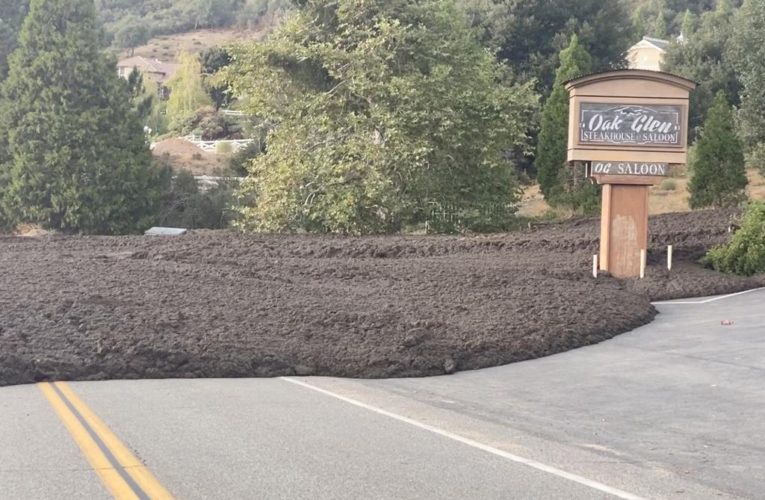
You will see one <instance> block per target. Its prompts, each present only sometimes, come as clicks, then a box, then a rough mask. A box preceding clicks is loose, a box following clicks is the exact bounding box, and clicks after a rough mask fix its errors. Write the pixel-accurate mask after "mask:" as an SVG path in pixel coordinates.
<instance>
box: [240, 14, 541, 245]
mask: <svg viewBox="0 0 765 500" xmlns="http://www.w3.org/2000/svg"><path fill="white" fill-rule="evenodd" d="M227 74H228V78H229V79H230V81H231V82H232V87H233V89H234V90H235V92H236V93H237V95H246V96H247V97H248V104H247V109H248V110H249V111H250V113H251V114H253V115H257V116H258V117H259V118H260V119H262V120H263V122H264V123H268V124H273V125H274V127H275V128H274V129H273V130H272V132H271V133H270V135H269V137H268V148H267V151H266V152H265V154H263V155H260V156H258V157H256V158H255V159H254V161H253V163H252V164H251V166H250V169H249V173H250V176H249V177H248V179H247V180H246V182H245V183H244V185H243V190H242V193H243V194H249V195H252V197H253V198H254V199H256V200H257V203H256V204H255V205H254V206H249V207H247V208H245V209H244V210H243V216H244V221H243V227H246V228H251V229H255V230H261V231H285V230H286V231H298V230H304V231H317V232H325V231H332V232H342V233H374V232H386V231H394V230H398V229H400V228H401V227H402V226H404V225H409V224H418V223H422V222H424V221H425V218H426V215H427V207H428V206H429V203H431V202H437V203H440V204H442V205H450V206H458V207H469V206H476V205H481V206H490V205H492V206H507V207H512V206H513V205H514V204H515V202H516V201H517V199H518V193H517V182H516V180H515V178H514V169H513V165H512V164H511V163H510V162H509V161H508V160H507V159H506V157H505V152H506V151H508V149H510V148H512V147H513V146H516V145H518V146H521V145H523V144H525V142H526V136H525V131H526V126H527V121H528V118H529V117H530V116H531V113H532V111H533V108H534V105H535V97H534V95H533V93H532V92H531V91H530V89H529V88H528V86H518V85H513V84H510V83H504V84H503V83H500V82H508V75H507V74H506V71H504V70H503V69H502V68H501V67H500V66H498V65H497V64H496V62H495V60H494V58H493V57H492V55H491V54H489V53H488V52H486V51H485V50H484V49H483V48H482V47H481V46H480V45H479V44H478V43H477V41H476V40H475V38H474V35H473V33H472V32H471V30H470V29H469V27H468V25H467V22H466V20H465V17H464V15H463V14H462V13H461V12H460V11H459V10H458V9H457V8H456V7H455V5H454V2H453V1H452V0H416V1H409V0H371V1H370V0H339V1H330V0H314V1H311V2H309V3H307V4H306V5H305V7H304V8H303V9H301V11H300V12H299V13H297V14H296V15H295V16H294V17H292V18H291V19H290V20H288V21H287V22H286V23H285V24H284V25H283V26H282V27H281V28H280V29H279V30H277V31H276V32H275V33H274V34H272V36H271V37H269V38H268V40H267V41H266V42H265V43H261V44H249V45H243V46H240V47H238V48H236V49H235V50H234V64H233V65H232V66H231V67H230V68H229V69H228V70H227ZM510 211H511V210H510Z"/></svg>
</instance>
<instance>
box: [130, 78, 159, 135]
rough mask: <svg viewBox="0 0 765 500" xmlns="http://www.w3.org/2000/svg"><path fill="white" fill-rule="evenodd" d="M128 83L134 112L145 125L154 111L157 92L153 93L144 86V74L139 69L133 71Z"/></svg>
mask: <svg viewBox="0 0 765 500" xmlns="http://www.w3.org/2000/svg"><path fill="white" fill-rule="evenodd" d="M127 82H128V88H129V89H130V97H131V102H132V103H133V110H134V111H135V112H136V115H137V116H138V119H139V120H140V121H141V123H142V124H143V122H144V121H145V120H146V119H147V118H148V117H149V116H151V112H152V110H153V109H154V99H155V96H156V92H152V91H151V90H149V88H147V87H146V86H145V85H144V83H143V74H142V73H141V72H140V71H139V70H138V68H133V71H131V72H130V74H129V75H128V79H127Z"/></svg>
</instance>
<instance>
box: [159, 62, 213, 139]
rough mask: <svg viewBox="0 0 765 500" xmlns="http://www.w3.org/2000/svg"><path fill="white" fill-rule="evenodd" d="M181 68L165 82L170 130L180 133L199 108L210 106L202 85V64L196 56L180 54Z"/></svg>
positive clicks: (210, 103) (210, 101)
mask: <svg viewBox="0 0 765 500" xmlns="http://www.w3.org/2000/svg"><path fill="white" fill-rule="evenodd" d="M180 64H181V67H180V68H179V69H178V71H177V72H176V73H175V75H173V77H172V78H171V79H170V80H169V81H168V82H167V87H168V88H169V89H170V99H168V101H167V117H168V120H169V122H170V123H169V126H170V129H171V130H176V131H180V130H181V129H182V128H183V126H184V124H185V123H186V122H187V121H188V120H189V119H191V118H192V117H193V116H194V114H195V113H196V112H197V110H198V109H199V108H202V107H204V106H212V100H210V97H209V96H208V95H207V92H205V89H204V85H203V83H202V64H201V63H200V62H199V59H198V58H197V56H195V55H193V54H189V53H184V54H181V57H180Z"/></svg>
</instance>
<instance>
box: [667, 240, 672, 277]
mask: <svg viewBox="0 0 765 500" xmlns="http://www.w3.org/2000/svg"><path fill="white" fill-rule="evenodd" d="M672 250H673V249H672V245H669V246H668V247H667V271H672Z"/></svg>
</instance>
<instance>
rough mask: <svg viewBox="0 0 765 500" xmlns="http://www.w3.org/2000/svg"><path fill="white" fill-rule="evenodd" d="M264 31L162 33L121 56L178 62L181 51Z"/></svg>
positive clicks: (193, 50)
mask: <svg viewBox="0 0 765 500" xmlns="http://www.w3.org/2000/svg"><path fill="white" fill-rule="evenodd" d="M264 33H266V31H258V30H254V31H253V30H238V29H233V28H220V29H202V30H196V31H189V32H186V33H178V34H174V35H160V36H158V37H156V38H152V39H151V40H149V41H148V42H146V43H145V44H144V45H141V46H139V47H136V48H134V49H130V50H121V51H120V54H121V55H120V57H123V56H126V55H129V54H134V55H136V56H142V57H146V58H147V59H159V60H161V61H163V62H167V63H177V62H178V56H179V54H181V53H184V52H188V53H191V54H195V53H199V52H203V51H204V50H206V49H209V48H212V47H220V46H223V45H226V44H228V43H231V42H234V41H236V40H252V39H260V38H262V36H263V35H264Z"/></svg>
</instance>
